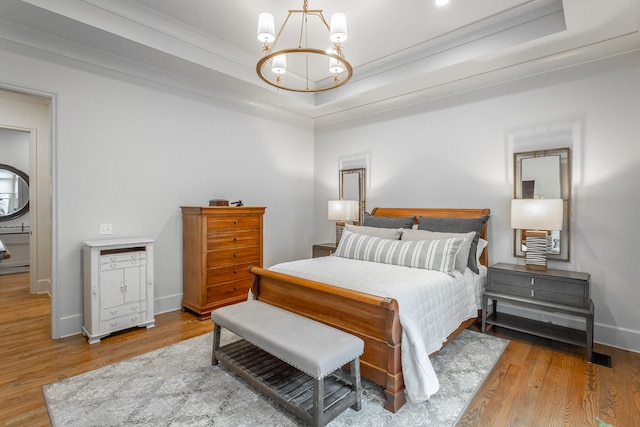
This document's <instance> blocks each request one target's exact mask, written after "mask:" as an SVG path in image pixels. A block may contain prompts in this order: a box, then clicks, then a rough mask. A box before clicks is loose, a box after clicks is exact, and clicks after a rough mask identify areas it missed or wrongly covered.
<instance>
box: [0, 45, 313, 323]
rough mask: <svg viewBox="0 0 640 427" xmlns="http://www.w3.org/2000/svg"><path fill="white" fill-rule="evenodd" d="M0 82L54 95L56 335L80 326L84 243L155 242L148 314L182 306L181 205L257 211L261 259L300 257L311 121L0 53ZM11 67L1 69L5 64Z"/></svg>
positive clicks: (307, 213) (306, 245) (307, 235)
mask: <svg viewBox="0 0 640 427" xmlns="http://www.w3.org/2000/svg"><path fill="white" fill-rule="evenodd" d="M0 63H2V64H5V65H6V66H3V67H0V82H4V85H10V86H11V87H24V88H30V89H36V90H38V91H44V92H47V93H53V94H55V99H56V102H57V105H56V106H55V114H56V116H55V118H54V122H55V125H56V132H55V135H54V140H55V150H54V154H53V156H54V159H55V160H54V162H55V165H56V169H55V174H54V189H53V194H54V198H55V201H56V205H55V208H56V209H55V213H54V218H55V219H56V220H57V223H55V224H54V225H53V227H54V229H56V230H57V241H56V242H54V245H55V247H56V249H57V251H56V254H57V259H55V260H54V261H55V262H56V263H57V264H58V265H57V267H58V277H57V281H56V278H55V277H54V281H55V282H54V292H57V293H58V300H59V313H58V314H59V318H60V335H62V336H65V335H69V334H75V333H79V332H80V327H81V325H82V267H81V248H82V246H81V242H82V241H83V240H89V239H97V238H104V237H105V236H100V235H99V234H98V226H99V224H101V223H111V224H113V231H114V232H113V236H106V237H114V238H115V237H125V236H145V237H150V238H152V239H154V240H155V259H154V261H155V286H156V292H155V296H156V301H155V306H156V312H163V311H167V310H174V309H178V308H179V307H180V301H181V293H182V240H181V239H182V220H181V214H180V206H184V205H207V204H208V201H209V200H210V199H212V198H225V199H229V200H231V201H234V200H238V199H242V200H243V201H244V203H245V204H246V205H260V206H266V207H267V210H266V215H265V236H264V243H265V248H264V255H265V256H264V262H265V265H267V266H269V265H272V264H274V263H276V262H279V261H283V260H290V259H295V258H301V257H305V256H309V255H310V252H311V245H312V243H313V241H312V233H313V232H312V230H311V228H310V227H309V220H310V218H313V204H312V193H313V124H312V122H311V121H310V120H308V119H301V118H300V117H297V116H296V117H291V118H290V120H286V121H285V120H274V119H272V118H261V117H259V116H257V115H254V114H252V113H249V112H241V111H239V110H238V108H235V107H234V108H232V107H231V106H228V107H227V106H224V105H219V104H216V102H214V101H213V100H210V99H207V98H205V97H204V96H196V95H188V94H186V93H181V92H178V91H176V90H171V91H170V90H165V89H164V88H162V87H159V86H157V85H154V84H151V83H149V82H145V81H136V80H133V79H132V78H129V77H127V76H121V75H118V74H117V73H111V72H102V71H100V70H93V69H92V68H90V67H86V66H82V65H79V64H78V67H75V66H74V67H68V66H65V65H62V64H60V63H58V62H48V61H44V60H41V59H34V58H33V57H28V56H23V55H20V54H16V53H15V52H12V51H9V50H3V49H2V48H0ZM8 64H10V65H8Z"/></svg>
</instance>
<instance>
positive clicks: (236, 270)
mask: <svg viewBox="0 0 640 427" xmlns="http://www.w3.org/2000/svg"><path fill="white" fill-rule="evenodd" d="M259 264H260V263H259V262H258V260H256V261H255V262H253V263H250V262H249V263H245V264H236V265H229V266H226V267H217V268H210V269H208V270H207V286H211V285H217V284H220V283H225V282H233V281H234V280H242V279H251V278H252V277H253V275H252V274H251V273H249V270H248V269H249V267H250V266H252V265H255V266H258V267H259V266H260V265H259Z"/></svg>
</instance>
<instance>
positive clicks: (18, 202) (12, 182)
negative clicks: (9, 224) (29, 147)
mask: <svg viewBox="0 0 640 427" xmlns="http://www.w3.org/2000/svg"><path fill="white" fill-rule="evenodd" d="M27 212H29V176H28V175H27V174H26V173H24V172H22V171H20V170H18V169H16V168H14V167H12V166H9V165H3V164H0V221H8V220H10V219H13V218H18V217H20V216H22V215H24V214H26V213H27Z"/></svg>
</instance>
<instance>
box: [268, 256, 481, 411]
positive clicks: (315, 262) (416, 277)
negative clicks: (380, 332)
mask: <svg viewBox="0 0 640 427" xmlns="http://www.w3.org/2000/svg"><path fill="white" fill-rule="evenodd" d="M270 270H273V271H278V272H281V273H285V274H290V275H293V276H298V277H303V278H306V279H310V280H315V281H318V282H322V283H328V284H331V285H336V286H341V287H343V288H347V289H352V290H357V291H360V292H365V293H369V294H373V295H378V296H384V297H391V298H394V299H395V300H396V301H397V302H398V306H399V318H400V324H401V325H402V373H403V376H404V381H405V385H406V390H407V395H408V397H409V399H410V400H412V401H414V402H420V401H424V400H427V399H428V398H429V397H430V396H431V395H433V394H434V393H435V392H436V391H437V390H438V388H439V386H440V384H439V382H438V378H437V377H436V374H435V372H434V371H433V367H432V366H431V361H430V360H429V356H428V355H429V354H431V353H433V352H435V351H437V350H439V349H440V348H442V344H443V343H444V342H445V341H446V339H447V336H448V335H449V334H451V333H452V332H453V331H455V330H456V329H457V328H458V326H459V325H460V323H462V322H463V321H465V320H467V319H470V318H472V317H476V316H477V310H478V309H479V308H480V301H479V299H478V296H479V295H482V288H483V284H484V280H483V279H484V277H485V276H486V268H483V269H481V272H480V273H481V274H480V275H477V274H475V273H473V272H472V271H471V270H469V269H468V268H467V269H466V272H465V273H464V274H462V273H460V272H455V276H454V277H452V276H450V275H448V274H445V273H441V272H438V271H433V270H424V269H418V268H410V267H401V266H397V265H389V264H380V263H375V262H369V261H359V260H353V259H347V258H340V257H336V256H328V257H321V258H312V259H305V260H299V261H292V262H285V263H281V264H277V265H274V266H273V267H271V268H270ZM483 274H484V276H483ZM478 288H479V289H478Z"/></svg>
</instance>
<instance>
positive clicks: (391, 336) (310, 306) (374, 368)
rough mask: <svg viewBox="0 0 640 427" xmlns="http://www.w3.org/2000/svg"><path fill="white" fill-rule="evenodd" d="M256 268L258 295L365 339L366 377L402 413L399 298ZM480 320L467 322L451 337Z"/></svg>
mask: <svg viewBox="0 0 640 427" xmlns="http://www.w3.org/2000/svg"><path fill="white" fill-rule="evenodd" d="M489 213H490V211H489V209H432V208H415V209H414V208H376V209H374V210H373V211H372V215H377V216H387V217H398V218H404V217H410V216H416V218H419V217H421V216H422V217H430V218H477V217H482V216H485V215H489ZM486 229H487V226H486V223H485V224H484V226H483V229H482V233H481V237H482V238H483V239H485V240H486V238H487V230H486ZM480 262H481V264H482V265H485V266H487V264H488V253H487V250H486V248H485V250H484V252H483V254H482V255H481V257H480ZM250 271H251V273H253V274H254V280H253V287H252V292H253V296H254V298H255V299H257V300H260V301H262V302H265V303H268V304H272V305H274V306H277V307H280V308H283V309H286V310H288V311H291V312H293V313H297V314H300V315H302V316H306V317H308V318H311V319H314V320H316V321H319V322H322V323H325V324H327V325H330V326H332V327H335V328H337V329H340V330H343V331H345V332H348V333H350V334H352V335H355V336H358V337H360V338H361V339H362V340H364V342H365V348H364V354H363V355H362V357H361V358H360V363H361V373H362V376H363V377H364V378H367V379H368V380H370V381H372V382H374V383H376V384H378V385H380V386H382V387H383V388H384V393H385V396H386V402H385V409H387V410H389V411H391V412H396V411H397V410H398V409H400V408H401V407H402V406H403V405H404V404H405V403H406V398H405V395H404V390H405V384H404V379H403V376H402V364H401V336H402V328H401V325H400V320H399V315H398V303H397V302H396V300H394V299H391V298H387V297H379V296H375V295H370V294H365V293H362V292H357V291H352V290H349V289H344V288H341V287H337V286H333V285H328V284H325V283H320V282H316V281H312V280H307V279H304V278H300V277H295V276H291V275H288V274H282V273H278V272H274V271H270V270H266V269H262V268H258V267H251V268H250ZM475 320H476V319H473V318H472V319H469V320H467V321H465V322H463V323H462V324H461V325H460V326H459V327H458V329H457V330H456V331H454V332H453V333H452V334H451V335H450V336H449V337H448V339H447V342H449V341H450V340H452V339H453V338H454V337H455V336H456V335H457V334H458V333H460V332H461V331H462V330H464V329H466V328H467V327H468V326H469V325H471V324H472V323H473V322H474V321H475ZM445 345H446V344H445Z"/></svg>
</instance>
